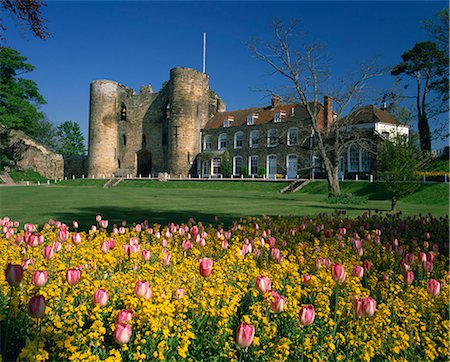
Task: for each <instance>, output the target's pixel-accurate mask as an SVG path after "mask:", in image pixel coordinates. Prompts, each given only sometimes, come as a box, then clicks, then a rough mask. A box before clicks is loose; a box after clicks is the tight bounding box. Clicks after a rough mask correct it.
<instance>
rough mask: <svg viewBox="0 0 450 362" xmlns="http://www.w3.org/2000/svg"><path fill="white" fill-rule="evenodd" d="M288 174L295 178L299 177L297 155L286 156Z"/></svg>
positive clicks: (289, 176)
mask: <svg viewBox="0 0 450 362" xmlns="http://www.w3.org/2000/svg"><path fill="white" fill-rule="evenodd" d="M286 163H287V164H286V175H287V177H288V178H290V179H293V178H296V177H297V167H298V158H297V155H288V156H287V158H286Z"/></svg>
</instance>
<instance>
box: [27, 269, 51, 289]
mask: <svg viewBox="0 0 450 362" xmlns="http://www.w3.org/2000/svg"><path fill="white" fill-rule="evenodd" d="M47 280H48V272H46V271H41V270H38V271H35V272H34V273H33V276H32V277H31V281H32V283H33V284H34V285H35V286H37V287H43V286H44V285H45V284H47Z"/></svg>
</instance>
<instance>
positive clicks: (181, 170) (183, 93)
mask: <svg viewBox="0 0 450 362" xmlns="http://www.w3.org/2000/svg"><path fill="white" fill-rule="evenodd" d="M209 103H210V90H209V79H208V76H207V75H206V74H204V73H201V72H198V71H196V70H194V69H189V68H174V69H172V70H171V71H170V90H169V104H170V117H169V133H168V138H169V139H168V141H169V142H168V146H169V147H168V160H169V162H168V169H169V172H170V173H171V174H173V175H179V174H181V175H187V174H188V173H190V172H191V168H192V167H193V166H194V161H195V158H196V156H197V154H199V153H200V151H201V149H200V146H201V135H200V130H201V129H202V128H203V127H204V126H205V124H206V122H207V121H208V119H209V116H210V114H209Z"/></svg>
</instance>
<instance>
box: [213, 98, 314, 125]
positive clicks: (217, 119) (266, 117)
mask: <svg viewBox="0 0 450 362" xmlns="http://www.w3.org/2000/svg"><path fill="white" fill-rule="evenodd" d="M294 109H295V110H294ZM280 111H285V112H286V119H288V118H289V117H290V116H292V115H294V114H295V116H296V118H298V119H308V118H309V116H308V113H307V112H306V110H305V109H304V108H303V107H302V106H300V105H299V104H297V103H294V104H283V105H280V106H277V107H275V108H272V107H265V108H263V107H259V108H258V107H255V108H247V109H241V110H237V111H231V112H219V113H217V114H215V115H214V116H213V117H212V118H210V120H209V121H208V122H207V123H206V125H205V129H211V128H221V127H223V121H224V120H226V119H229V118H230V117H234V121H233V122H231V125H230V127H236V126H243V125H246V124H247V116H248V115H250V114H252V113H257V114H258V118H256V119H255V120H254V124H255V125H257V124H264V123H269V122H271V121H273V118H274V116H275V113H277V112H280Z"/></svg>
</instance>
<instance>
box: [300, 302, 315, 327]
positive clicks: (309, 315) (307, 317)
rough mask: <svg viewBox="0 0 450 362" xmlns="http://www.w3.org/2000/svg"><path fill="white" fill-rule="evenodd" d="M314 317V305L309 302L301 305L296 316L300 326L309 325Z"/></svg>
mask: <svg viewBox="0 0 450 362" xmlns="http://www.w3.org/2000/svg"><path fill="white" fill-rule="evenodd" d="M314 317H315V313H314V307H313V306H312V305H311V304H308V305H304V306H303V307H301V309H300V313H299V314H298V318H299V320H300V324H301V325H302V326H309V325H310V324H311V323H312V322H314Z"/></svg>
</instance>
